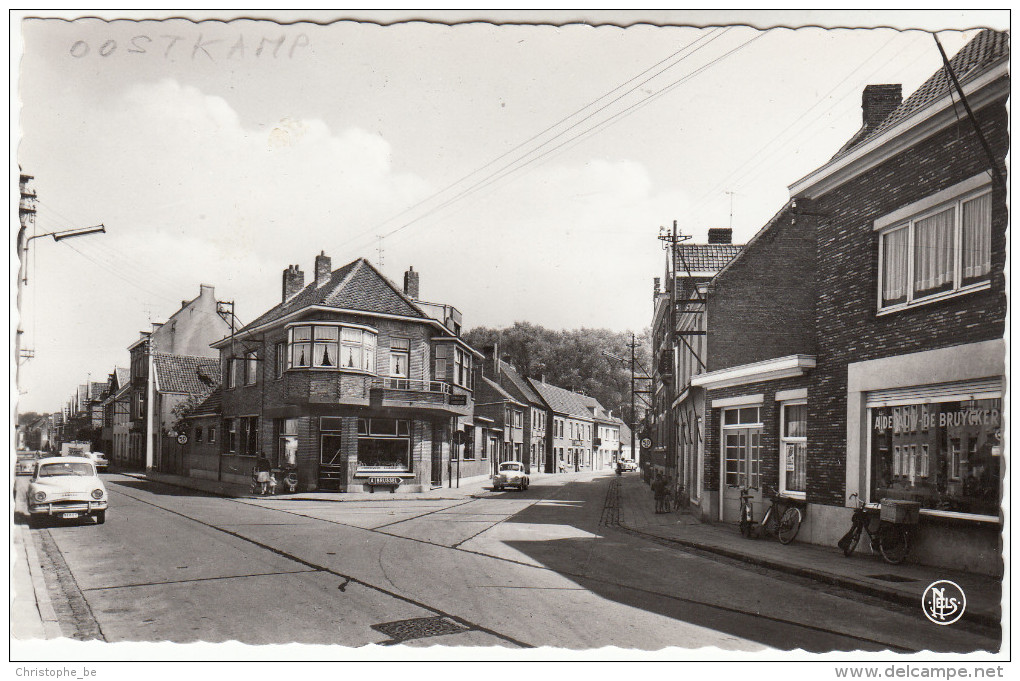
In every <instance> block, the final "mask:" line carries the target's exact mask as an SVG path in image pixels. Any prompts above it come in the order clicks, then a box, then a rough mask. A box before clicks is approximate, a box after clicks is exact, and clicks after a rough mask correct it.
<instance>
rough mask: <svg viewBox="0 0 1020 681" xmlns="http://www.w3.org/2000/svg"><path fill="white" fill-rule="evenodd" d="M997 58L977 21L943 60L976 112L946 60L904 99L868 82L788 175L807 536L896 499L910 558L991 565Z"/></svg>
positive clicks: (999, 220) (1002, 137) (999, 43)
mask: <svg viewBox="0 0 1020 681" xmlns="http://www.w3.org/2000/svg"><path fill="white" fill-rule="evenodd" d="M1008 61H1009V36H1008V34H1007V33H999V32H995V31H987V30H986V31H983V32H982V33H980V34H979V35H978V36H977V37H975V38H974V39H973V40H972V41H971V42H970V43H968V44H967V45H966V46H965V47H964V48H963V49H962V50H961V51H960V52H959V53H958V54H957V55H956V56H955V57H953V59H952V60H951V66H952V68H953V71H954V72H955V74H956V76H957V78H958V80H959V82H960V83H961V86H962V89H963V91H964V93H965V95H966V98H967V100H968V103H969V105H970V109H971V110H972V111H973V113H974V119H973V120H971V118H970V116H969V115H968V113H967V111H966V110H964V108H963V107H962V106H961V98H960V95H959V93H958V92H956V90H955V88H954V86H953V84H952V81H951V80H950V78H949V77H948V74H947V73H946V70H945V69H940V70H939V71H938V72H937V73H936V74H934V75H933V76H932V77H931V78H930V79H929V80H928V81H927V82H925V83H924V84H923V85H922V86H921V87H920V88H919V89H918V90H917V91H916V92H915V93H914V94H912V95H911V96H910V97H909V98H907V99H906V100H904V101H902V102H901V101H900V91H899V86H896V85H893V86H890V85H878V86H869V87H868V88H867V89H866V90H865V92H864V97H863V108H864V122H863V123H864V124H863V126H862V128H861V130H860V131H859V132H858V133H857V134H856V135H854V137H853V138H852V139H851V140H850V141H849V142H848V143H847V144H846V145H845V146H844V147H843V148H842V149H840V150H839V152H838V153H837V154H836V156H835V157H833V158H832V159H831V160H830V161H829V162H828V163H827V164H825V165H824V166H822V167H821V168H818V169H817V170H815V171H814V172H812V173H810V174H809V175H807V176H806V177H804V178H802V179H800V180H798V181H797V182H796V183H794V184H793V185H792V186H791V187H790V190H791V196H792V197H793V199H795V200H796V201H797V204H798V205H801V204H802V202H803V204H804V205H808V204H809V205H810V210H811V212H812V213H815V214H817V215H819V218H818V220H819V225H818V247H817V250H818V261H817V270H816V271H817V276H816V280H815V286H816V290H817V298H816V306H817V307H816V309H817V312H816V324H815V329H816V344H817V352H816V366H815V368H814V369H813V370H812V372H811V381H810V387H809V398H808V400H807V412H808V413H807V417H808V426H807V450H808V459H807V471H806V473H807V485H806V487H807V489H806V498H807V501H808V502H809V505H810V506H809V510H808V517H809V518H811V519H812V521H811V524H810V527H809V528H807V529H808V530H809V531H808V538H809V539H810V540H811V541H815V542H819V543H825V544H828V543H834V542H835V541H836V539H838V537H839V535H841V534H842V532H843V531H844V530H845V528H846V527H847V526H848V525H849V515H850V511H849V509H848V508H847V506H848V502H847V497H848V496H849V495H851V494H853V493H857V494H860V495H861V497H862V498H864V499H865V500H867V501H870V502H880V501H881V500H882V499H907V500H912V501H917V502H919V503H920V504H921V506H922V511H921V524H920V526H919V528H918V531H917V533H916V534H915V546H914V550H913V556H914V558H915V559H917V560H920V561H923V562H929V563H933V564H945V565H953V566H956V567H962V568H966V569H971V570H977V571H982V572H991V573H1001V571H1002V564H1001V557H1000V556H1001V552H1000V549H999V541H1000V537H999V534H1000V530H1001V513H1000V510H999V504H1000V501H1001V483H1002V477H1001V476H1002V467H1003V445H1004V442H1003V440H1002V395H1003V387H1004V377H1005V345H1004V341H1003V336H1004V330H1005V315H1006V288H1005V286H1006V285H1005V278H1004V267H1005V262H1006V225H1007V222H1008V215H1007V208H1006V193H1005V182H1004V179H1003V178H1004V177H1005V175H1004V173H1005V164H1004V159H1005V154H1006V152H1007V150H1008V146H1009V143H1008V132H1007V131H1008V115H1007V109H1006V102H1007V98H1008V95H1009V73H1008ZM975 128H978V129H980V131H981V133H980V135H979V134H978V133H977V132H976V130H975ZM982 137H983V138H984V141H985V143H986V144H987V148H986V146H985V144H983V142H982ZM988 152H990V154H991V158H990V156H989V153H988Z"/></svg>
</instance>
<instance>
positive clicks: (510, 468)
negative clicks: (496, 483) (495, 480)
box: [499, 463, 521, 471]
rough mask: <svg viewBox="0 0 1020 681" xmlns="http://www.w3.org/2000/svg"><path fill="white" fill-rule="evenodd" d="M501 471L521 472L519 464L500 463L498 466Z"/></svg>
mask: <svg viewBox="0 0 1020 681" xmlns="http://www.w3.org/2000/svg"><path fill="white" fill-rule="evenodd" d="M499 470H501V471H519V470H521V464H519V463H502V464H500V465H499Z"/></svg>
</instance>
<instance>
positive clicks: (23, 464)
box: [14, 452, 38, 475]
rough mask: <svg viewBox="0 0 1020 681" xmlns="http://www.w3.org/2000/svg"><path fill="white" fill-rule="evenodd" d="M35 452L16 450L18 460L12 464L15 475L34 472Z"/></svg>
mask: <svg viewBox="0 0 1020 681" xmlns="http://www.w3.org/2000/svg"><path fill="white" fill-rule="evenodd" d="M37 458H38V455H37V454H36V453H35V452H18V462H17V463H16V464H14V474H15V475H32V473H34V472H35V460H36V459H37Z"/></svg>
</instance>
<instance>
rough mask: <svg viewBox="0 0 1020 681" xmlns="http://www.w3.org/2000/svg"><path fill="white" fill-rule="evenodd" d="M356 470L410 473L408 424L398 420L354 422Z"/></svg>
mask: <svg viewBox="0 0 1020 681" xmlns="http://www.w3.org/2000/svg"><path fill="white" fill-rule="evenodd" d="M358 468H359V470H360V469H364V470H378V471H393V472H410V470H411V424H410V421H406V420H402V419H382V418H364V419H358Z"/></svg>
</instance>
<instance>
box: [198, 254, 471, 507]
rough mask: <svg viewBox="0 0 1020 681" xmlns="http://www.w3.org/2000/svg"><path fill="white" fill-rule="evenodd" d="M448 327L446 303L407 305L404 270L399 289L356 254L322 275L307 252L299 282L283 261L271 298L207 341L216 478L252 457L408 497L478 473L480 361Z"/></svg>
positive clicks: (307, 477)
mask: <svg viewBox="0 0 1020 681" xmlns="http://www.w3.org/2000/svg"><path fill="white" fill-rule="evenodd" d="M460 329H461V316H460V312H459V311H457V310H456V308H453V307H451V306H449V305H437V304H433V303H425V302H423V301H420V300H418V273H417V272H415V271H414V270H413V268H412V269H410V270H409V271H408V272H407V273H406V274H405V276H404V288H403V290H401V289H400V288H398V287H397V286H396V285H395V284H393V283H392V282H390V281H389V280H388V279H387V278H386V277H385V276H383V275H382V274H381V273H380V272H379V271H378V270H376V269H375V268H374V267H373V266H372V265H371V264H370V263H369V262H368V261H367V260H365V259H364V258H361V259H358V260H355V261H354V262H351V263H348V264H347V265H344V266H343V267H341V268H340V269H338V270H336V271H332V270H331V263H330V258H329V257H327V256H326V255H325V254H320V255H318V256H316V258H315V278H314V280H313V281H312V282H311V283H310V284H308V285H307V286H305V284H304V273H303V272H302V271H301V270H300V269H299V268H298V267H297V266H296V265H291V266H290V267H288V268H287V269H286V270H285V271H284V273H283V291H282V300H281V302H280V304H279V305H277V306H275V307H273V308H272V309H271V310H269V311H267V312H266V313H264V314H263V315H261V316H260V317H259V318H257V319H256V320H254V321H253V322H252V323H250V324H248V325H247V326H245V327H244V328H242V329H240V330H239V331H238V332H237V333H235V334H234V336H233V337H231V338H227V339H224V340H223V341H220V342H218V343H215V344H214V345H213V347H216V348H218V349H219V350H220V357H221V363H222V367H223V389H222V417H223V418H222V423H221V426H220V432H221V433H222V436H221V438H220V443H219V444H220V461H219V470H218V473H217V476H218V478H219V479H220V480H223V481H225V482H235V483H237V482H240V483H246V482H247V481H248V480H249V479H250V478H249V476H250V475H251V470H252V467H253V466H254V464H255V459H256V457H257V456H258V454H260V453H265V455H266V456H267V457H268V458H269V459H270V460H271V461H272V463H273V465H274V466H276V467H279V468H296V470H297V475H298V489H299V490H324V491H325V490H333V491H339V492H344V491H369V490H372V491H374V490H375V489H376V488H381V490H382V491H388V490H389V489H391V488H392V487H393V485H394V484H399V488H400V489H401V490H404V491H421V490H424V489H429V488H430V487H433V486H439V485H447V484H451V477H452V476H457V475H459V476H461V477H473V476H477V475H484V474H486V473H487V472H488V468H487V462H483V463H482V464H480V465H477V466H473V462H474V461H477V460H478V459H479V458H480V457H478V456H474V449H475V448H476V447H481V446H484V442H482V438H476V437H474V436H473V434H474V429H475V427H474V421H473V417H472V412H473V405H474V397H473V387H474V367H475V362H476V359H477V358H479V357H480V356H481V355H480V354H479V353H478V352H476V351H475V350H473V349H472V348H471V347H469V346H468V345H467V344H466V343H465V342H464V341H463V340H461V338H460ZM458 432H460V433H461V434H460V435H458V434H457V433H458ZM476 440H477V442H476ZM453 461H457V463H458V464H459V465H457V466H453V465H451V464H452V462H453ZM475 468H478V470H477V471H476V470H475Z"/></svg>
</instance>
